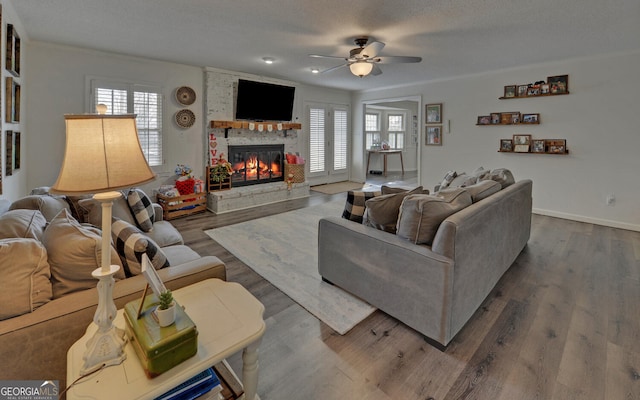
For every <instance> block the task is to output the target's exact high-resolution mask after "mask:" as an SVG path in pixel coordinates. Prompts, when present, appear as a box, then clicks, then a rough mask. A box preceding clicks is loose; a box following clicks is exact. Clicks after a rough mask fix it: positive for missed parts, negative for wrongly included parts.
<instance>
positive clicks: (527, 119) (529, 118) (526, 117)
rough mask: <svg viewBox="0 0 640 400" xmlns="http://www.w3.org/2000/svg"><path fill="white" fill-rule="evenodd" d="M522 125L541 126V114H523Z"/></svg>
mask: <svg viewBox="0 0 640 400" xmlns="http://www.w3.org/2000/svg"><path fill="white" fill-rule="evenodd" d="M521 123H522V124H539V123H540V114H537V113H536V114H522V122H521Z"/></svg>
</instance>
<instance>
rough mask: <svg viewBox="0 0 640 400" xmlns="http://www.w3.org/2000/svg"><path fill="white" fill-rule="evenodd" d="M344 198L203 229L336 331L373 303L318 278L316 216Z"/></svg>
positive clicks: (338, 206) (337, 209) (335, 209)
mask: <svg viewBox="0 0 640 400" xmlns="http://www.w3.org/2000/svg"><path fill="white" fill-rule="evenodd" d="M343 209H344V200H339V201H333V202H330V203H324V204H321V205H317V206H312V207H307V208H303V209H299V210H294V211H289V212H286V213H283V214H277V215H272V216H269V217H264V218H260V219H256V220H252V221H247V222H242V223H239V224H235V225H229V226H225V227H222V228H216V229H210V230H208V231H205V233H206V234H207V235H209V237H211V238H212V239H213V240H215V241H216V242H218V243H220V244H221V245H222V246H223V247H224V248H226V249H227V250H229V252H231V253H232V254H233V255H234V256H236V257H237V258H238V259H240V260H241V261H242V262H244V263H245V264H247V265H248V266H249V267H250V268H251V269H253V270H254V271H256V272H257V273H258V274H260V275H261V276H262V277H263V278H265V279H266V280H268V281H269V282H271V283H272V284H273V285H274V286H276V287H277V288H278V289H280V290H281V291H282V292H284V293H285V294H286V295H287V296H289V297H290V298H291V299H293V300H294V301H295V302H297V303H298V304H300V305H301V306H302V307H304V308H305V309H306V310H307V311H309V312H310V313H311V314H313V315H314V316H316V317H317V318H318V319H320V320H321V321H323V322H324V323H326V324H327V325H329V326H330V327H331V328H332V329H333V330H335V331H336V332H338V333H339V334H341V335H344V334H345V333H347V332H348V331H349V330H350V329H351V328H353V327H354V326H355V325H356V324H358V323H359V322H360V321H362V320H363V319H365V318H366V317H367V316H369V315H370V314H371V313H372V312H373V311H375V308H374V307H372V306H370V305H369V304H367V303H365V302H363V301H362V300H360V299H358V298H356V297H354V296H352V295H350V294H349V293H347V292H345V291H343V290H342V289H339V288H337V287H335V286H332V285H330V284H328V283H325V282H322V278H321V277H320V274H318V221H319V220H320V218H321V217H324V216H329V215H335V216H340V215H341V214H342V211H343Z"/></svg>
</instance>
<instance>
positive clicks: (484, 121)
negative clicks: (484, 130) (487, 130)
mask: <svg viewBox="0 0 640 400" xmlns="http://www.w3.org/2000/svg"><path fill="white" fill-rule="evenodd" d="M489 124H491V115H480V116H478V122H476V125H489Z"/></svg>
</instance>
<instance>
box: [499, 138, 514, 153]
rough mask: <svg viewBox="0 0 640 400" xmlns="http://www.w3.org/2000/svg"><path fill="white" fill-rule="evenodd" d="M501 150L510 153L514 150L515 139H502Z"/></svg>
mask: <svg viewBox="0 0 640 400" xmlns="http://www.w3.org/2000/svg"><path fill="white" fill-rule="evenodd" d="M500 151H502V152H507V153H510V152H512V151H513V140H511V139H500Z"/></svg>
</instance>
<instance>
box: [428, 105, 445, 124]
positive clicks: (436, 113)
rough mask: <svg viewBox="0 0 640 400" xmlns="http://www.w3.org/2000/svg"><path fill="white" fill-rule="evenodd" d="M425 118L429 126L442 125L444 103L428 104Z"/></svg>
mask: <svg viewBox="0 0 640 400" xmlns="http://www.w3.org/2000/svg"><path fill="white" fill-rule="evenodd" d="M425 116H426V117H425V118H426V123H427V124H441V123H442V103H434V104H427V105H426V106H425Z"/></svg>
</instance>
